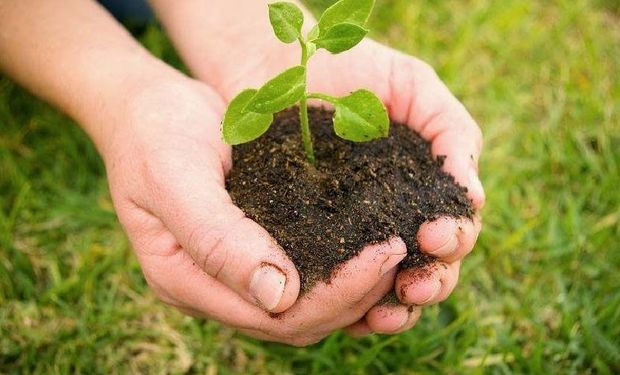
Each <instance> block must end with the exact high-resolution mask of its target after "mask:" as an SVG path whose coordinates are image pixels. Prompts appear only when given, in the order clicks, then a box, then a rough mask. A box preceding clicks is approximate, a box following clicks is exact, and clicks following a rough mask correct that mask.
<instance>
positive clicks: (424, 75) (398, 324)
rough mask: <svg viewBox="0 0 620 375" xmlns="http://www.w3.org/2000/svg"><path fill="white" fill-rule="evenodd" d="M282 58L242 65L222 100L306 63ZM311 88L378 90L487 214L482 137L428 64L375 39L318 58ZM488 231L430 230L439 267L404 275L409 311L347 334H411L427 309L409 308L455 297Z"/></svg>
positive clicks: (468, 226) (457, 226) (401, 284)
mask: <svg viewBox="0 0 620 375" xmlns="http://www.w3.org/2000/svg"><path fill="white" fill-rule="evenodd" d="M280 51H282V52H283V53H284V54H283V56H278V55H277V54H276V55H274V54H270V55H269V56H268V57H266V58H265V59H263V60H262V61H263V63H261V64H260V65H256V64H251V63H246V64H245V65H244V64H241V65H236V71H237V72H241V73H240V74H236V75H230V76H225V77H224V78H223V80H222V81H221V82H220V84H219V85H216V87H217V88H218V89H219V92H220V94H221V95H222V96H223V97H224V98H225V99H227V100H230V99H231V98H232V97H234V96H235V95H236V94H237V93H238V92H239V91H241V90H242V89H244V88H247V87H260V86H261V85H262V84H263V83H264V82H265V81H266V80H268V79H269V78H271V77H273V76H275V75H276V74H278V73H279V72H281V71H282V70H283V69H284V68H286V67H290V66H293V65H295V64H298V62H297V61H295V58H294V57H293V56H292V55H291V53H290V49H288V48H287V49H282V50H280ZM255 60H256V59H254V61H255ZM245 61H252V59H246V60H245ZM259 61H260V60H259ZM244 72H245V73H247V74H244ZM308 86H309V88H308V89H309V91H310V92H322V93H327V94H330V95H336V96H342V95H347V94H348V93H350V92H351V91H354V90H356V89H360V88H366V89H369V90H371V91H373V92H374V93H375V94H377V95H378V96H379V97H380V98H381V99H382V100H383V103H384V104H385V105H386V107H387V109H388V112H389V114H390V117H391V118H392V120H394V121H396V122H400V123H403V124H406V125H407V126H409V127H410V128H411V129H412V130H414V131H416V132H418V133H419V134H420V135H421V136H422V137H424V138H425V139H426V140H428V141H429V142H431V143H432V152H433V154H434V155H445V156H446V160H445V163H444V165H443V169H444V170H445V171H446V172H448V173H450V174H451V175H452V176H454V178H455V179H456V181H457V182H458V183H459V184H460V185H462V186H465V187H466V188H467V190H468V192H467V195H468V197H469V198H470V199H471V201H472V203H473V205H474V207H475V209H476V210H479V209H480V208H482V206H483V205H484V201H485V195H484V190H483V188H482V184H481V183H480V180H479V178H478V159H479V156H480V151H481V148H482V133H481V131H480V129H479V127H478V125H477V124H476V123H475V121H474V120H473V119H472V117H471V116H470V115H469V113H468V112H467V110H466V109H465V107H464V106H463V105H462V104H461V103H460V102H459V101H458V100H457V99H456V98H455V97H454V96H453V95H452V94H451V93H450V91H449V90H448V88H447V87H446V86H445V85H444V84H443V83H442V82H441V80H440V79H439V77H438V76H437V74H436V73H435V71H434V70H433V68H432V67H430V66H429V65H428V64H427V63H425V62H423V61H421V60H419V59H416V58H414V57H412V56H408V55H405V54H403V53H401V52H398V51H396V50H393V49H391V48H388V47H386V46H384V45H381V44H379V43H376V42H374V41H372V40H368V39H367V40H365V41H363V42H362V43H361V44H360V45H358V46H357V47H355V48H354V49H352V50H350V51H347V52H345V53H342V54H340V55H337V56H334V55H330V54H329V53H327V52H326V51H324V50H319V51H317V53H316V55H315V56H313V57H312V59H311V60H310V63H309V66H308ZM480 229H481V221H480V217H479V216H478V215H476V216H475V218H474V220H468V219H455V218H450V217H444V218H440V219H438V220H435V221H433V222H427V223H425V224H423V225H422V226H421V228H420V231H419V233H418V241H419V243H420V248H421V249H422V251H424V252H426V253H428V254H432V255H434V256H436V257H437V258H438V262H437V263H436V264H433V265H430V266H428V267H431V268H432V272H431V273H429V272H427V271H426V270H420V269H408V270H402V271H400V272H399V273H398V275H397V277H396V282H395V288H396V291H397V292H398V293H397V295H398V297H399V299H400V301H401V303H402V305H400V306H379V305H377V306H375V307H373V308H371V309H370V310H369V311H368V313H367V314H366V316H365V317H364V318H362V319H361V320H360V321H358V322H357V323H355V324H353V325H351V326H349V327H347V328H346V330H347V331H348V332H349V333H351V334H353V335H364V334H368V333H371V332H381V333H398V332H402V331H404V330H407V329H409V328H411V327H412V326H413V325H414V324H415V322H416V320H417V318H418V317H419V313H417V312H418V311H419V310H418V309H415V310H414V311H415V312H416V313H412V314H410V313H409V309H408V307H409V306H410V305H431V304H435V303H437V302H440V301H443V300H445V299H446V298H447V297H448V296H449V295H450V293H451V292H452V290H453V289H454V287H455V286H456V283H457V280H458V276H459V268H460V264H461V259H463V257H464V256H465V255H467V254H468V253H469V252H470V251H471V250H472V249H473V246H474V243H475V242H476V239H477V236H478V233H479V232H480ZM422 275H424V276H422ZM409 315H412V316H409ZM403 322H404V323H403Z"/></svg>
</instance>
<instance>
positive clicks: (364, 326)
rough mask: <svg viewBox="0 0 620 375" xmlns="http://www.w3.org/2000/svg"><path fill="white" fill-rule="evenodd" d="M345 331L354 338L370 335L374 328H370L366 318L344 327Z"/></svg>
mask: <svg viewBox="0 0 620 375" xmlns="http://www.w3.org/2000/svg"><path fill="white" fill-rule="evenodd" d="M343 331H344V332H345V333H346V334H347V335H349V336H351V337H353V338H360V337H364V336H369V335H372V334H373V331H372V329H371V328H370V326H369V325H368V323H366V319H364V318H362V319H360V320H358V321H357V322H355V323H353V324H351V325H349V326H347V327H344V328H343Z"/></svg>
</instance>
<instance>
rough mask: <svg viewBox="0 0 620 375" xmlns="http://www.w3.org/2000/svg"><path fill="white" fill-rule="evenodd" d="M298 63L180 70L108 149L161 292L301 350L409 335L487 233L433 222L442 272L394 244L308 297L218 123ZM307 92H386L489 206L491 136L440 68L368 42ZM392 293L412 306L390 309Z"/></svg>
mask: <svg viewBox="0 0 620 375" xmlns="http://www.w3.org/2000/svg"><path fill="white" fill-rule="evenodd" d="M296 59H297V57H293V56H286V57H283V56H269V57H268V58H263V59H258V60H252V59H248V60H247V61H231V62H230V63H231V64H235V65H236V68H237V69H235V71H236V72H238V74H237V75H236V76H231V77H226V78H225V79H224V80H222V81H221V84H219V85H216V86H214V87H210V86H208V85H207V84H205V83H202V82H199V81H197V80H193V79H190V78H187V77H185V76H182V75H180V74H179V75H178V79H162V80H161V81H160V82H152V83H150V84H149V85H148V86H147V87H148V89H147V90H141V91H140V92H139V93H137V94H136V95H134V97H133V98H132V99H131V101H130V103H128V104H127V106H126V109H125V112H126V113H124V114H122V115H118V116H117V118H118V123H117V124H115V126H114V128H115V131H114V135H113V136H112V137H111V138H110V139H109V142H108V144H107V147H106V148H105V152H104V160H105V163H106V167H107V170H108V175H109V180H110V187H111V192H112V197H113V200H114V204H115V207H116V210H117V213H118V216H119V218H120V221H121V223H122V224H123V226H124V227H125V229H126V231H127V233H128V235H129V237H130V240H131V242H132V244H133V246H134V248H135V251H136V253H137V257H138V259H139V262H140V263H141V265H142V269H143V272H144V275H145V277H146V279H147V281H148V283H149V285H150V286H151V287H152V289H153V290H154V291H155V293H156V294H157V295H158V297H159V298H160V299H162V300H163V301H164V302H166V303H168V304H171V305H173V306H176V307H177V308H178V309H180V310H181V311H183V312H185V313H188V314H191V315H194V316H200V317H206V318H210V319H214V320H217V321H219V322H221V323H223V324H225V325H228V326H231V327H235V328H237V329H239V330H240V331H241V332H243V333H245V334H247V335H250V336H253V337H256V338H260V339H264V340H270V341H278V342H284V343H288V344H291V345H308V344H311V343H315V342H317V341H320V340H321V339H322V338H324V337H325V336H327V335H329V334H330V333H332V332H334V331H335V330H338V329H344V330H345V331H346V332H348V333H349V334H351V335H354V336H363V335H366V334H370V333H373V332H377V333H389V334H395V333H399V332H403V331H405V330H408V329H410V328H411V327H413V326H414V324H415V323H416V321H417V320H418V319H419V317H420V314H421V309H422V307H423V306H427V305H431V304H435V303H437V302H440V301H442V300H444V299H445V298H447V297H448V295H449V294H450V293H451V292H452V290H453V289H454V287H455V285H456V283H457V279H458V275H459V267H460V265H461V260H462V258H463V257H464V256H465V255H466V254H468V253H469V252H470V251H471V250H472V248H473V246H474V243H475V241H476V238H477V236H478V233H479V231H480V228H481V224H480V220H479V218H478V217H477V216H476V217H475V218H474V220H469V219H455V218H440V219H438V220H435V221H433V222H428V223H425V224H423V225H422V226H421V228H420V231H419V233H418V238H417V240H418V241H419V244H420V247H421V249H422V251H424V252H426V253H428V254H431V255H434V256H435V257H437V263H436V264H434V265H432V266H429V267H430V268H431V271H432V272H428V270H425V271H422V270H417V269H410V270H399V269H398V264H399V262H400V261H401V260H402V259H403V258H404V257H405V255H406V252H407V249H406V247H405V244H404V243H403V241H402V239H400V238H398V237H394V238H391V239H390V240H389V241H387V242H385V243H381V244H373V245H368V246H366V247H365V248H364V249H363V251H361V252H360V254H359V255H358V256H356V257H354V258H353V259H351V260H349V261H348V262H346V263H345V264H344V265H343V266H342V267H341V268H339V270H338V271H337V272H336V273H335V275H334V277H333V278H332V279H331V282H329V283H318V284H317V285H316V286H314V287H313V288H312V289H311V290H310V291H308V292H307V293H305V294H303V295H300V290H299V286H300V282H299V275H298V273H297V270H296V269H295V266H294V264H293V263H292V262H291V260H290V259H288V257H287V256H286V254H285V253H284V251H283V250H282V248H280V247H279V246H278V244H277V243H276V241H275V240H274V239H273V238H272V237H271V236H270V235H269V233H267V231H266V230H265V229H264V228H262V227H261V226H260V225H258V224H257V223H256V222H254V221H252V220H250V219H249V218H246V217H245V216H244V214H243V212H242V211H241V210H240V209H239V208H238V207H236V206H235V205H234V204H233V203H232V202H231V199H230V197H229V195H228V193H227V191H226V189H225V176H226V174H227V173H228V172H229V171H230V169H231V168H232V167H233V166H232V159H231V148H230V146H228V145H226V144H224V142H223V141H222V138H221V135H220V121H221V119H222V116H223V113H224V111H225V108H226V105H227V103H228V101H229V100H230V99H231V98H232V97H234V95H235V94H237V93H238V92H239V91H240V90H241V89H244V88H247V87H259V86H260V85H261V84H262V83H264V82H265V81H266V80H268V79H269V78H271V77H273V76H275V75H276V74H278V73H279V72H280V71H281V69H280V67H279V66H278V65H281V64H282V63H283V62H286V63H288V62H289V61H290V66H292V65H295V64H296V63H297V62H296V61H295V60H296ZM274 61H278V62H279V64H278V63H273V62H274ZM308 84H309V86H310V87H309V89H310V91H316V92H324V93H328V94H332V95H344V94H347V93H349V92H351V91H354V90H356V89H360V88H366V89H369V90H371V91H373V92H374V93H376V94H377V95H378V96H379V97H380V98H381V99H382V100H383V102H384V104H385V105H386V107H387V109H388V111H389V114H390V117H391V118H392V119H393V120H394V121H396V122H399V123H403V124H406V125H407V126H409V127H410V128H411V129H413V130H415V131H416V132H418V133H420V134H421V135H422V136H423V137H424V138H425V139H427V140H428V141H430V142H432V152H433V154H434V155H445V156H446V159H445V164H444V170H445V171H447V172H448V173H450V174H452V175H453V176H454V177H455V179H456V181H458V183H460V184H461V185H463V186H465V187H467V189H468V191H467V194H468V197H469V198H470V199H471V201H472V202H473V205H474V206H475V208H476V209H479V208H481V207H482V205H483V204H484V199H485V198H484V192H483V189H482V185H481V183H480V180H479V179H478V167H477V163H478V157H479V155H480V150H481V147H482V138H481V132H480V130H479V128H478V126H477V125H476V123H475V122H474V120H473V119H472V118H471V116H470V115H469V114H468V112H467V111H466V109H465V108H464V107H463V105H462V104H461V103H460V102H459V101H458V100H457V99H456V98H455V97H454V96H453V95H452V94H451V93H450V92H449V90H448V89H447V88H446V86H445V85H444V84H443V83H442V82H441V80H440V79H439V78H438V76H437V75H436V73H435V72H434V70H433V69H432V68H431V67H430V66H429V65H428V64H426V63H424V62H422V61H420V60H418V59H416V58H413V57H410V56H407V55H404V54H402V53H400V52H397V51H395V50H392V49H390V48H388V47H386V46H383V45H381V44H378V43H376V42H373V41H371V40H365V41H364V42H362V43H361V44H360V45H359V46H358V47H356V48H355V49H354V50H352V51H349V52H346V53H344V54H342V55H339V56H331V55H328V54H323V53H321V52H319V53H317V55H316V56H315V57H314V58H313V60H312V61H311V62H310V64H309V67H308ZM259 193H260V192H259ZM393 288H395V289H396V291H397V296H398V298H399V300H400V301H401V304H400V305H385V306H382V305H379V304H378V302H379V300H380V299H381V298H382V297H383V296H384V295H385V294H386V293H388V292H390V290H392V289H393Z"/></svg>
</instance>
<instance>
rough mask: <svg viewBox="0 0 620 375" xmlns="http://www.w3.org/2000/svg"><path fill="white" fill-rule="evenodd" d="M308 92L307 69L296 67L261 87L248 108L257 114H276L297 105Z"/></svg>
mask: <svg viewBox="0 0 620 375" xmlns="http://www.w3.org/2000/svg"><path fill="white" fill-rule="evenodd" d="M305 90H306V68H304V67H303V66H301V65H299V66H295V67H293V68H290V69H288V70H285V71H284V72H282V73H280V74H279V75H277V76H276V77H275V78H273V79H271V80H270V81H269V82H267V83H265V84H264V85H263V87H261V88H260V89H259V90H258V92H257V93H256V95H255V96H254V98H252V100H251V101H250V102H249V103H248V105H247V106H246V110H248V111H252V112H257V113H275V112H279V111H281V110H283V109H285V108H287V107H290V106H292V105H293V104H295V103H296V102H297V101H298V100H299V99H301V98H302V96H303V95H304V92H305Z"/></svg>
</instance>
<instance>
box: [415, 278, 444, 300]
mask: <svg viewBox="0 0 620 375" xmlns="http://www.w3.org/2000/svg"><path fill="white" fill-rule="evenodd" d="M440 291H441V281H439V280H436V281H435V291H434V292H433V293H431V296H430V297H428V298H427V299H426V300H425V301H424V302H422V303H420V305H426V304H427V303H429V302H430V301H432V300H433V299H435V297H437V295H438V294H439V292H440Z"/></svg>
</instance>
